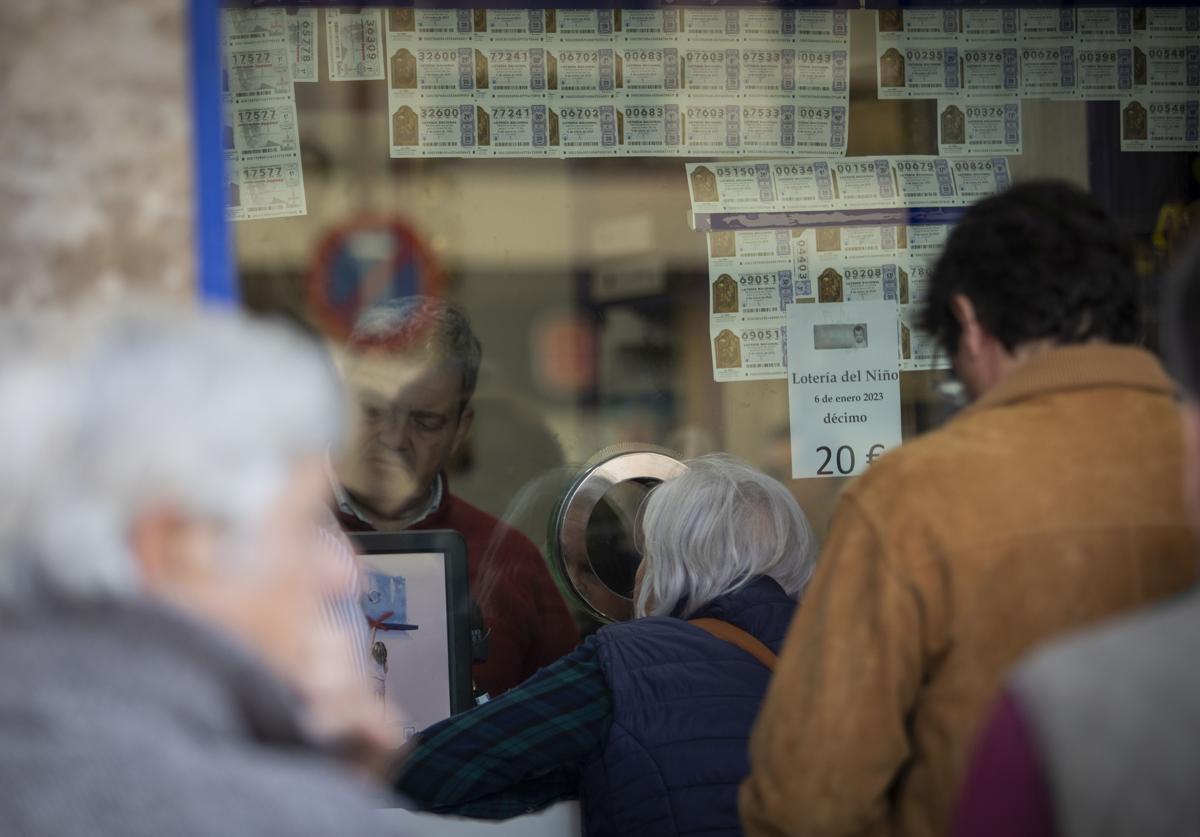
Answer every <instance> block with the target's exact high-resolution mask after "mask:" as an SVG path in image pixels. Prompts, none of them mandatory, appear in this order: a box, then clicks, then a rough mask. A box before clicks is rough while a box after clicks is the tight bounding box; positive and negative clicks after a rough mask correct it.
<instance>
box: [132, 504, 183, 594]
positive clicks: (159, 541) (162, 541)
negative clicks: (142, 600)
mask: <svg viewBox="0 0 1200 837" xmlns="http://www.w3.org/2000/svg"><path fill="white" fill-rule="evenodd" d="M179 529H180V521H179V519H178V517H176V516H175V515H173V514H171V513H169V512H167V511H165V510H162V509H159V510H154V511H149V512H146V513H144V514H142V515H139V516H138V518H137V520H135V521H134V523H133V525H132V526H131V527H130V531H129V545H130V547H131V548H132V552H133V559H134V563H135V564H136V565H137V567H138V570H139V571H140V572H141V576H142V578H143V580H144V581H145V584H146V586H147V587H156V586H158V585H160V584H162V583H163V582H166V581H167V580H168V579H170V578H171V577H172V576H173V575H174V564H175V560H174V557H173V556H174V553H175V551H176V550H175V542H176V541H177V540H178V538H179Z"/></svg>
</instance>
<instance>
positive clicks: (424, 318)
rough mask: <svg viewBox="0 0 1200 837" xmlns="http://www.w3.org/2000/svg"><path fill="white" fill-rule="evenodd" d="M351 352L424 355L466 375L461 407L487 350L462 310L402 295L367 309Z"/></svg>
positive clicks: (471, 392) (427, 298)
mask: <svg viewBox="0 0 1200 837" xmlns="http://www.w3.org/2000/svg"><path fill="white" fill-rule="evenodd" d="M350 348H351V349H354V350H358V351H366V350H370V349H384V350H393V351H412V350H414V349H415V350H418V351H425V352H429V353H431V354H432V355H433V356H434V357H436V358H437V359H438V360H440V361H442V362H443V363H446V364H447V365H449V366H450V367H451V368H453V369H454V370H455V371H457V372H458V373H459V374H460V375H461V376H462V379H461V380H462V405H463V406H464V407H465V406H466V405H467V402H468V401H470V400H471V396H472V395H474V394H475V386H476V384H477V383H478V382H479V367H480V365H481V364H482V362H483V347H482V345H481V344H480V342H479V338H478V337H476V336H475V332H474V330H473V329H472V328H471V321H470V320H469V319H468V318H467V315H466V314H464V313H463V312H462V311H460V310H459V309H457V308H455V307H454V306H452V305H450V304H448V303H446V302H443V301H442V300H440V299H436V298H434V297H431V296H419V295H417V296H403V297H396V298H394V299H389V300H386V301H384V302H380V303H377V304H375V305H372V306H371V307H369V308H368V309H367V310H366V311H364V312H363V313H362V315H361V316H360V317H359V318H358V322H356V323H355V325H354V331H353V332H352V333H351V335H350Z"/></svg>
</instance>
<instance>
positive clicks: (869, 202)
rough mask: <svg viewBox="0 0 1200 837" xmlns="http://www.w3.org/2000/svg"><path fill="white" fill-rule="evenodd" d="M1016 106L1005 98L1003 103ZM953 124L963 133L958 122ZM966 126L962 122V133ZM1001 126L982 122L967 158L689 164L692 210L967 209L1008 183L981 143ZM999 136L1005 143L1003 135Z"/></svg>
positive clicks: (1000, 161) (1003, 162) (999, 161)
mask: <svg viewBox="0 0 1200 837" xmlns="http://www.w3.org/2000/svg"><path fill="white" fill-rule="evenodd" d="M955 101H957V100H955ZM1011 104H1013V103H1012V102H1009V101H1007V100H1004V101H1002V102H1001V103H1000V105H999V106H1001V107H1003V106H1008V105H1011ZM961 107H965V105H963V106H960V109H961ZM982 107H995V106H988V105H984V106H982ZM965 116H966V114H965V111H964V118H965ZM973 118H979V119H996V118H999V119H1000V120H1001V121H1003V119H1004V113H1003V112H1001V114H1000V115H999V116H998V117H997V116H994V115H988V114H985V115H980V116H978V117H973ZM952 127H953V128H954V130H958V126H957V124H955V125H954V126H952ZM965 130H966V129H965V127H964V128H963V129H962V132H963V133H964V134H965ZM996 130H997V129H993V128H992V127H991V126H990V125H981V126H980V127H979V128H978V140H977V147H978V151H977V153H975V154H973V155H969V156H955V157H930V156H899V157H854V158H849V157H847V158H830V159H827V160H817V159H812V160H796V161H789V160H758V161H745V162H743V161H740V160H730V161H724V162H704V163H687V164H685V171H686V173H687V180H688V193H689V196H690V197H691V202H692V211H693V212H695V213H697V214H705V213H789V212H827V211H834V210H843V209H847V210H849V209H886V208H896V207H953V206H967V205H969V204H972V203H974V202H975V201H977V200H979V198H981V197H985V196H987V195H992V194H995V193H997V192H1000V191H1003V190H1004V189H1007V188H1008V187H1009V186H1010V185H1011V182H1012V179H1011V172H1010V171H1009V167H1008V160H1007V159H1006V158H1005V157H1002V156H998V155H996V154H995V153H992V154H987V153H985V152H984V151H983V149H982V147H981V146H984V145H986V143H985V140H986V139H987V138H988V137H991V136H995V131H996ZM950 138H951V139H958V136H957V135H955V136H951V137H950ZM1000 140H1001V144H1003V140H1004V137H1003V135H1001V137H1000ZM962 144H964V145H965V144H966V142H965V141H964V143H962Z"/></svg>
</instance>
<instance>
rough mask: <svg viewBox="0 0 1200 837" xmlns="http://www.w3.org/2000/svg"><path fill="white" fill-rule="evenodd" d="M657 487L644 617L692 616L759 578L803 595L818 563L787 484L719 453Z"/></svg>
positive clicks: (646, 527)
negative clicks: (720, 597) (722, 596)
mask: <svg viewBox="0 0 1200 837" xmlns="http://www.w3.org/2000/svg"><path fill="white" fill-rule="evenodd" d="M687 465H688V469H687V470H686V471H684V472H683V473H682V474H680V475H679V476H678V477H675V478H674V479H672V480H669V481H667V482H665V483H663V484H662V485H660V486H658V487H657V488H655V489H654V491H653V492H651V494H650V496H649V497H648V498H647V499H646V501H645V502H646V505H645V508H644V510H643V517H642V536H643V539H642V554H643V555H644V556H645V557H644V559H643V561H644V566H645V569H644V570H643V577H642V583H641V586H640V587H639V589H638V596H637V602H636V606H637V615H638V616H666V615H674V616H679V617H681V618H687V617H688V616H690V615H691V614H693V613H695V612H696V611H697V610H698V609H699V608H701V607H703V606H704V605H706V604H708V603H709V602H711V601H712V600H713V599H715V598H717V597H718V596H721V595H723V594H725V593H731V592H733V591H735V590H738V589H740V588H741V587H743V586H744V585H746V584H747V583H748V582H750V581H751V580H753V579H754V578H756V577H758V576H769V577H770V578H773V579H775V581H776V582H778V584H779V586H780V587H782V588H783V589H784V591H785V592H786V593H787V594H788V595H789V596H792V597H793V598H796V599H799V598H800V595H801V594H802V593H803V592H804V588H805V586H806V585H807V584H808V581H809V579H810V578H811V577H812V573H813V568H814V566H815V565H816V552H817V544H816V538H815V536H814V535H813V531H812V527H811V526H810V525H809V523H808V518H806V517H805V516H804V512H803V511H801V510H800V506H799V504H798V503H797V502H796V499H795V498H794V497H793V496H792V495H791V494H790V493H789V492H788V490H787V489H786V488H784V487H783V486H782V485H780V484H779V483H778V482H777V481H775V480H773V479H771V478H770V477H768V476H767V475H766V474H763V473H761V472H759V471H756V470H755V469H754V468H751V467H750V466H749V465H746V464H745V463H742V462H739V461H737V460H734V459H732V458H729V457H726V456H720V455H714V456H705V457H702V458H700V459H693V460H691V461H689V462H688V463H687Z"/></svg>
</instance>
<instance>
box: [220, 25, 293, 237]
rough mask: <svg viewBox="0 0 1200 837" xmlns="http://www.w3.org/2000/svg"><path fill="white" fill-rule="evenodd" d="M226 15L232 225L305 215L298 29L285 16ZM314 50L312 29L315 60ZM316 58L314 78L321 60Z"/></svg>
mask: <svg viewBox="0 0 1200 837" xmlns="http://www.w3.org/2000/svg"><path fill="white" fill-rule="evenodd" d="M223 14H224V18H223V24H224V48H223V52H222V61H223V63H224V66H223V68H222V92H223V95H224V100H225V119H226V124H225V126H224V130H223V134H224V137H223V145H224V154H225V166H226V177H227V181H228V182H227V184H226V195H227V203H228V214H229V217H230V219H231V220H235V221H243V220H253V219H263V218H282V217H288V216H293V215H304V214H305V213H306V212H307V205H306V203H305V197H304V171H303V167H302V165H301V162H300V132H299V126H298V123H297V115H296V98H295V91H294V88H293V75H292V74H293V67H295V66H297V64H296V61H297V58H298V57H302V56H301V55H300V53H301V52H302V50H300V49H298V47H297V45H298V44H303V39H302V38H301V40H296V39H294V38H292V37H291V32H292V29H293V28H296V27H298V24H299V23H300V21H298V20H296V16H294V15H289V14H286V13H285V12H284V11H283V10H282V9H244V10H243V9H231V10H226V11H225V12H224V13H223ZM310 22H311V21H310ZM296 34H297V37H299V36H300V34H301V33H300V32H299V31H298V30H297V33H296ZM311 47H312V41H311V29H310V36H309V47H308V48H309V50H310V52H311ZM310 57H311V58H312V59H313V63H312V65H311V70H312V72H314V73H315V54H314V55H311V56H310ZM305 71H306V72H307V71H308V69H306V70H305Z"/></svg>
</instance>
